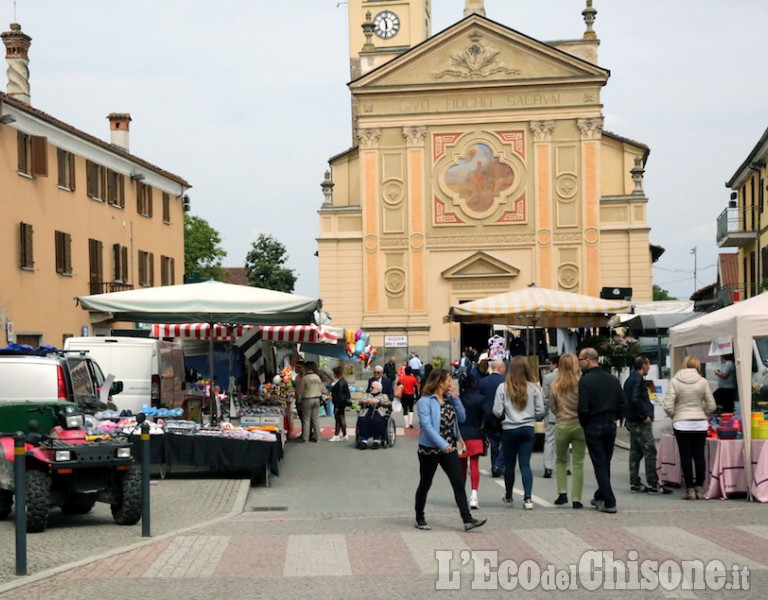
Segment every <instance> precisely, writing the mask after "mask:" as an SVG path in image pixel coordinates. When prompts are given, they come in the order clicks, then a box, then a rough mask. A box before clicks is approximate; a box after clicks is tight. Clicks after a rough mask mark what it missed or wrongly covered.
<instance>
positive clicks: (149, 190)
mask: <svg viewBox="0 0 768 600" xmlns="http://www.w3.org/2000/svg"><path fill="white" fill-rule="evenodd" d="M147 196H148V198H147V214H148V215H149V216H150V217H151V216H152V188H151V187H147Z"/></svg>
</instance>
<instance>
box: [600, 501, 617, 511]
mask: <svg viewBox="0 0 768 600" xmlns="http://www.w3.org/2000/svg"><path fill="white" fill-rule="evenodd" d="M597 510H599V511H600V512H604V513H610V514H615V513H616V512H618V509H617V508H616V507H615V506H606V505H605V503H604V502H598V503H597Z"/></svg>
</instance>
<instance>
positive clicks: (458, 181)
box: [443, 142, 515, 214]
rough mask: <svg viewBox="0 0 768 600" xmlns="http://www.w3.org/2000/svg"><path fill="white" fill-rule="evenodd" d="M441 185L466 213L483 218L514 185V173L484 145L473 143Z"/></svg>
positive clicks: (448, 171)
mask: <svg viewBox="0 0 768 600" xmlns="http://www.w3.org/2000/svg"><path fill="white" fill-rule="evenodd" d="M443 182H444V184H445V186H446V187H447V189H449V190H450V191H451V192H452V193H454V194H455V195H456V196H457V197H458V198H459V199H460V200H461V201H462V204H463V205H464V207H465V209H466V211H468V212H470V213H476V214H483V213H487V212H488V211H489V210H491V209H492V208H493V207H494V205H495V204H496V202H497V200H498V198H499V197H500V196H502V195H503V194H504V192H506V191H508V190H509V189H510V188H511V187H512V186H513V185H514V184H515V172H514V171H513V170H512V167H510V166H509V165H506V164H504V163H502V162H501V161H500V160H499V158H498V157H496V156H494V153H493V150H491V148H490V147H489V146H488V145H487V144H484V143H482V142H477V143H475V144H473V145H472V146H470V147H469V148H468V149H467V151H466V152H465V153H464V155H463V156H461V157H459V158H458V160H457V163H456V164H455V165H453V166H451V167H449V168H448V169H447V170H446V172H445V177H444V179H443Z"/></svg>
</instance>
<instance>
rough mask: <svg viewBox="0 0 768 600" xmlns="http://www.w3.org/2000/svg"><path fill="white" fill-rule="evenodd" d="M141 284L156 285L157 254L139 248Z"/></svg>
mask: <svg viewBox="0 0 768 600" xmlns="http://www.w3.org/2000/svg"><path fill="white" fill-rule="evenodd" d="M139 285H142V286H144V287H152V286H154V285H155V255H154V254H152V253H151V252H144V251H143V250H139Z"/></svg>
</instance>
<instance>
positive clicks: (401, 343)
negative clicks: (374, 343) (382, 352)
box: [384, 335, 408, 348]
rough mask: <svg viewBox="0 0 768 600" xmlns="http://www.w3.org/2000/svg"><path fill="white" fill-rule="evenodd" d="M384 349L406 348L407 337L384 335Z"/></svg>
mask: <svg viewBox="0 0 768 600" xmlns="http://www.w3.org/2000/svg"><path fill="white" fill-rule="evenodd" d="M384 347H385V348H407V347H408V336H407V335H385V336H384Z"/></svg>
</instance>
